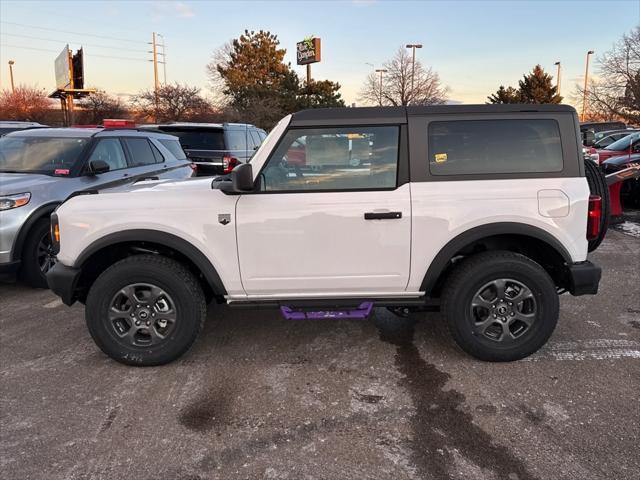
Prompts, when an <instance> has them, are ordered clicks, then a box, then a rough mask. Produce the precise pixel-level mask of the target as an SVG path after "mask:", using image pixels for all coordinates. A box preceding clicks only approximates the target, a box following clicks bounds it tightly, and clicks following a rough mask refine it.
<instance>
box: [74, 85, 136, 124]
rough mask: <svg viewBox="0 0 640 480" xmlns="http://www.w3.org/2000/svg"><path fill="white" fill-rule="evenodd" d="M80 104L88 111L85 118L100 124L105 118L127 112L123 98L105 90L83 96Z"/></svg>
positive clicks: (90, 122)
mask: <svg viewBox="0 0 640 480" xmlns="http://www.w3.org/2000/svg"><path fill="white" fill-rule="evenodd" d="M80 105H81V106H82V108H83V110H84V112H85V113H86V114H85V116H84V119H85V120H86V123H89V124H100V123H102V121H103V120H104V119H105V118H114V117H120V116H122V115H125V114H126V113H127V108H126V107H125V105H124V104H123V103H122V100H120V99H119V98H118V97H115V96H113V95H109V94H108V93H107V92H104V91H97V92H96V93H94V94H92V95H90V96H88V97H85V98H83V99H82V101H81V102H80Z"/></svg>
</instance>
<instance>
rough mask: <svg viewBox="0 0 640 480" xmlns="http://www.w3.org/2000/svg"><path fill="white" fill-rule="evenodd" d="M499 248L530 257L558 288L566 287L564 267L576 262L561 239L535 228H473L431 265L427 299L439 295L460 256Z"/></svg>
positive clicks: (510, 225)
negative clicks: (541, 267)
mask: <svg viewBox="0 0 640 480" xmlns="http://www.w3.org/2000/svg"><path fill="white" fill-rule="evenodd" d="M496 249H503V250H508V251H514V252H517V253H522V254H524V255H527V256H529V257H530V258H532V259H533V260H535V261H537V262H538V263H540V264H541V265H542V266H543V268H544V269H545V270H546V271H547V273H549V274H550V275H551V277H552V278H553V280H554V281H555V282H556V284H557V285H558V286H561V287H564V286H565V285H564V284H565V283H566V279H565V278H564V275H565V272H564V269H563V268H562V267H563V266H564V264H570V263H572V260H571V255H570V254H569V252H568V250H567V249H566V248H565V247H564V246H563V245H562V243H561V242H560V241H559V240H558V239H557V238H555V237H554V236H553V235H551V234H550V233H549V232H547V231H545V230H542V229H541V228H539V227H534V226H532V225H527V224H522V223H515V222H499V223H491V224H487V225H481V226H478V227H474V228H471V229H469V230H466V231H464V232H462V233H460V234H459V235H458V236H456V237H454V238H453V239H452V240H450V241H449V242H448V243H447V244H446V245H445V246H444V247H443V248H442V249H441V250H440V252H438V254H437V255H436V256H435V258H434V259H433V261H432V262H431V264H430V265H429V267H428V269H427V272H426V273H425V276H424V278H423V280H422V283H421V285H420V290H421V291H423V292H426V294H427V296H435V297H437V296H439V295H440V290H441V287H442V285H443V283H444V281H445V280H446V277H447V276H448V274H449V273H450V271H451V267H452V266H453V265H454V263H455V260H456V259H457V258H458V257H461V256H462V257H464V256H469V255H472V254H474V253H478V252H480V251H487V250H496Z"/></svg>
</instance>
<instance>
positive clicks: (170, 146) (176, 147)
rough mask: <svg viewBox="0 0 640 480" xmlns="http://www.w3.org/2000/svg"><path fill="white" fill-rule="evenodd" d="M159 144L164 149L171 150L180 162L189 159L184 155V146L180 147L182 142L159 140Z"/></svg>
mask: <svg viewBox="0 0 640 480" xmlns="http://www.w3.org/2000/svg"><path fill="white" fill-rule="evenodd" d="M159 142H160V143H161V144H162V145H163V146H164V148H166V149H167V150H169V151H170V152H171V153H172V154H173V156H174V157H176V158H177V159H178V160H186V159H187V155H186V154H185V153H184V150H183V149H182V145H180V142H179V141H178V140H159Z"/></svg>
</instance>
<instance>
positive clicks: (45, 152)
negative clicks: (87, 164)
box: [0, 136, 89, 175]
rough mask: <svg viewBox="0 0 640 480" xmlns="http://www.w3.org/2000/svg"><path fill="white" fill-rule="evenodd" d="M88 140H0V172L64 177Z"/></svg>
mask: <svg viewBox="0 0 640 480" xmlns="http://www.w3.org/2000/svg"><path fill="white" fill-rule="evenodd" d="M88 141H89V139H88V138H54V137H27V136H24V137H23V136H6V137H2V138H0V172H12V173H43V174H45V175H68V174H69V170H70V169H71V168H72V167H73V165H74V164H75V163H76V161H77V160H78V158H79V157H80V154H81V153H82V151H83V150H84V148H85V146H86V145H87V143H88Z"/></svg>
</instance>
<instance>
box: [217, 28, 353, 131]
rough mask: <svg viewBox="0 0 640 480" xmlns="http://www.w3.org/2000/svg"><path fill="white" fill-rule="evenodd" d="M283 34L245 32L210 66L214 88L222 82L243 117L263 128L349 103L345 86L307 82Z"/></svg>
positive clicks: (235, 108)
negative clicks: (342, 88) (289, 56)
mask: <svg viewBox="0 0 640 480" xmlns="http://www.w3.org/2000/svg"><path fill="white" fill-rule="evenodd" d="M285 53H286V50H285V49H284V48H280V41H279V40H278V37H277V35H274V34H272V33H270V32H267V31H263V30H260V31H259V32H257V33H256V32H253V31H251V32H249V31H246V30H245V32H244V34H243V35H240V37H239V38H237V39H235V40H233V42H231V44H228V45H227V46H225V47H223V49H222V50H221V51H219V52H217V53H216V55H214V60H213V61H212V63H211V64H210V65H209V66H208V67H207V69H208V71H209V75H210V77H211V80H212V83H213V84H214V88H215V87H216V86H219V85H222V90H223V93H224V95H225V97H226V98H227V99H228V101H229V106H230V107H231V108H232V109H234V110H235V111H236V112H237V113H238V114H239V117H241V118H244V119H245V120H246V121H251V122H253V123H254V124H256V125H258V126H261V127H263V128H270V127H272V126H273V125H274V124H275V123H276V122H277V121H278V120H279V119H280V118H282V117H283V116H285V115H287V114H289V113H292V112H296V111H298V110H301V109H304V108H317V107H343V106H344V101H343V100H342V98H341V96H340V93H338V90H339V89H340V84H338V83H335V82H331V81H329V80H323V81H312V82H310V84H309V85H306V83H302V82H301V81H300V79H299V77H298V75H297V74H296V72H295V71H293V70H292V69H291V65H290V64H288V63H284V55H285Z"/></svg>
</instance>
